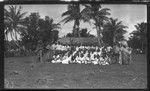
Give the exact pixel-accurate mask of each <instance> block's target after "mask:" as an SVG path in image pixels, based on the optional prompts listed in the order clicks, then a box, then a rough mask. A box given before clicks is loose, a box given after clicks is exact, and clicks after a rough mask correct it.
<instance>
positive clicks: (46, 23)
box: [39, 16, 61, 43]
mask: <svg viewBox="0 0 150 91" xmlns="http://www.w3.org/2000/svg"><path fill="white" fill-rule="evenodd" d="M39 28H40V30H42V31H40V32H41V34H42V36H41V37H42V38H43V39H44V40H45V42H48V43H49V42H51V43H52V42H53V41H54V40H55V39H54V37H55V33H56V31H58V30H59V29H61V28H60V24H59V23H54V20H53V19H51V18H49V16H45V20H43V19H40V20H39ZM43 36H44V37H43ZM56 36H57V35H56Z"/></svg>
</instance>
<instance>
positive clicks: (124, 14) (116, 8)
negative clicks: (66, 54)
mask: <svg viewBox="0 0 150 91" xmlns="http://www.w3.org/2000/svg"><path fill="white" fill-rule="evenodd" d="M18 6H19V5H18ZM21 6H22V11H23V12H28V13H27V14H26V16H28V15H30V13H32V12H39V14H40V16H41V18H44V17H45V16H49V17H50V18H53V19H54V22H55V23H58V22H60V21H61V20H62V19H64V18H65V17H61V15H62V13H63V12H65V11H67V4H46V5H43V4H39V5H38V4H36V5H21ZM101 6H102V8H109V9H110V11H109V12H110V13H111V15H110V16H108V17H112V18H117V19H118V20H119V21H122V22H123V24H124V25H125V26H128V28H127V29H126V30H127V33H126V34H125V35H124V36H125V38H126V39H128V37H129V33H131V32H132V31H133V30H135V27H134V25H136V24H137V23H141V22H147V6H146V5H142V4H101ZM5 8H8V5H5ZM81 9H83V7H81ZM80 28H87V29H88V31H90V30H91V32H90V33H91V34H94V35H96V30H95V29H93V28H94V25H93V24H91V25H90V24H88V23H83V22H81V23H80ZM72 29H73V22H70V23H66V24H63V23H62V24H61V30H59V36H60V37H62V36H64V35H66V34H67V33H69V32H72ZM18 37H19V36H18ZM9 39H10V37H9Z"/></svg>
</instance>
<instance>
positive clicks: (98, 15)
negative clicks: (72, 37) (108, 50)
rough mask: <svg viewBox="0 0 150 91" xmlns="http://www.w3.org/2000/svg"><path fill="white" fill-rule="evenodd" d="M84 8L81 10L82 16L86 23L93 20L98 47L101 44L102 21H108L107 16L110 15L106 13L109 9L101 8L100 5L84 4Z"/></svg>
mask: <svg viewBox="0 0 150 91" xmlns="http://www.w3.org/2000/svg"><path fill="white" fill-rule="evenodd" d="M84 6H85V8H84V9H83V10H82V12H81V13H82V16H83V17H84V19H85V20H86V21H90V20H94V22H95V23H94V25H95V27H96V30H97V38H98V42H99V46H101V43H102V40H101V38H102V33H101V32H102V27H103V23H104V21H106V20H108V17H107V15H110V13H109V12H108V11H109V10H110V9H108V8H102V7H101V5H100V4H93V3H92V4H85V5H84Z"/></svg>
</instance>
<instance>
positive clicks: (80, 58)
mask: <svg viewBox="0 0 150 91" xmlns="http://www.w3.org/2000/svg"><path fill="white" fill-rule="evenodd" d="M111 49H112V48H111V47H110V46H108V47H101V48H100V47H97V46H96V47H93V46H92V47H90V46H76V47H75V46H74V47H72V48H71V49H70V50H68V52H67V53H65V54H64V55H62V54H58V55H54V56H53V60H52V63H62V64H69V63H79V64H82V63H84V64H88V63H93V64H99V65H108V64H109V61H110V57H109V55H108V53H109V52H110V51H111Z"/></svg>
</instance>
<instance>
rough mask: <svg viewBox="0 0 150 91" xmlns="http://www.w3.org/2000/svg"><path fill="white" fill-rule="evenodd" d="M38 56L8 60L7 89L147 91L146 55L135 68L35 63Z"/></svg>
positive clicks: (138, 59) (136, 60)
mask: <svg viewBox="0 0 150 91" xmlns="http://www.w3.org/2000/svg"><path fill="white" fill-rule="evenodd" d="M33 59H35V57H11V58H5V60H4V61H5V65H4V66H5V68H4V70H5V74H4V75H5V88H21V89H22V88H27V89H30V88H34V89H35V88H42V89H43V88H46V89H59V88H60V89H63V88H64V89H67V88H84V89H85V88H97V89H106V88H109V89H113V88H115V89H117V88H129V89H130V88H136V89H140V88H141V89H144V88H147V59H146V55H141V54H139V55H134V56H133V61H134V63H132V64H131V65H119V64H112V65H106V66H102V65H93V64H52V63H37V64H34V66H32V64H33V61H32V60H33Z"/></svg>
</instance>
